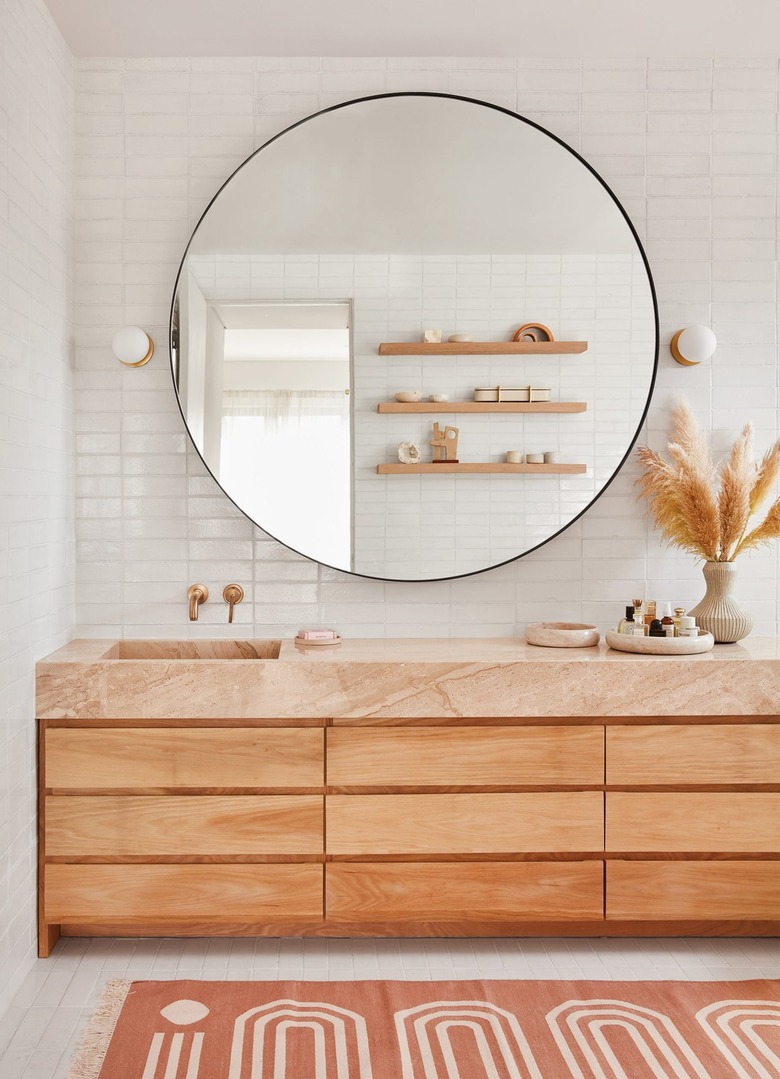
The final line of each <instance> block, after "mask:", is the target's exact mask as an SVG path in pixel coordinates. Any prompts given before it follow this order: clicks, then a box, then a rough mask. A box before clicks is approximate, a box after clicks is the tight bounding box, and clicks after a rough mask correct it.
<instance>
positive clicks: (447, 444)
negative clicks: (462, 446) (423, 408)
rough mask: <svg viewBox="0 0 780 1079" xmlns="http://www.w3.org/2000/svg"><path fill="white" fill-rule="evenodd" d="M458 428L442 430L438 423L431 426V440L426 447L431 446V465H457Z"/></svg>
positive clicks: (448, 427)
mask: <svg viewBox="0 0 780 1079" xmlns="http://www.w3.org/2000/svg"><path fill="white" fill-rule="evenodd" d="M459 436H460V428H459V427H450V426H445V427H444V428H442V427H441V426H440V425H439V424H438V423H434V425H433V438H432V439H431V441H430V442H429V443H428V445H430V446H433V463H434V464H435V465H440V464H452V465H456V464H458V438H459Z"/></svg>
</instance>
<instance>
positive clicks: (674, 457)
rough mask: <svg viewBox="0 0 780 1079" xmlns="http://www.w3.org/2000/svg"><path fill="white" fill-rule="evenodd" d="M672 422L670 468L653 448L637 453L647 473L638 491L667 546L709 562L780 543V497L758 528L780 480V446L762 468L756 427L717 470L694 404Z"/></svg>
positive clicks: (681, 409) (742, 437)
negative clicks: (759, 517) (761, 513)
mask: <svg viewBox="0 0 780 1079" xmlns="http://www.w3.org/2000/svg"><path fill="white" fill-rule="evenodd" d="M672 418H673V437H672V441H671V442H669V444H668V446H667V451H668V454H669V457H670V458H671V460H670V461H667V460H665V458H664V457H663V456H662V455H661V454H660V453H656V452H655V451H654V450H651V449H649V448H648V447H647V446H641V447H640V448H639V450H638V451H637V452H638V456H639V460H640V461H641V462H642V465H643V466H644V471H643V473H642V475H641V476H640V477H639V479H638V480H637V486H638V487H639V489H640V491H641V492H642V494H643V495H644V496H645V498H647V500H648V509H649V513H650V515H651V516H652V518H653V520H654V521H655V524H656V525H657V527H658V528H659V529H660V531H661V532H662V533H663V535H664V536H665V537H666V539H668V540H669V542H670V543H671V544H672V545H673V546H674V547H681V548H682V549H683V550H684V551H689V552H690V553H691V554H695V555H697V556H698V557H700V558H703V559H705V560H706V561H708V562H733V561H734V559H735V558H736V557H737V555H738V554H740V552H742V551H745V550H749V549H751V548H754V547H757V546H758V545H759V544H762V543H767V542H769V541H770V540H773V539H780V498H777V499H776V500H775V501H774V502H773V503H772V505H771V506H770V508H769V511H768V512H767V514H766V516H765V517H764V519H763V521H761V523H760V524H757V525H755V526H754V527H753V528H752V530H751V528H750V525H751V518H752V517H753V515H754V514H755V513H756V511H757V510H758V509H759V508H760V507H761V506H762V505H763V503H764V502H765V501H766V499H767V498H768V497H769V496H770V494H771V493H772V491H773V489H774V487H775V484H776V482H777V479H778V476H780V439H778V441H777V442H776V443H775V444H774V445H773V446H772V447H771V449H770V450H768V451H767V453H766V454H765V455H764V457H763V460H762V461H761V463H760V464H757V463H756V459H755V456H754V452H753V427H752V424H749V423H748V424H746V425H745V427H744V428H743V429H742V431H741V433H740V435H739V437H738V438H737V440H736V442H735V443H734V445H733V446H732V448H731V452H730V453H729V455H728V457H727V458H726V459H725V460H724V461H723V462H722V463H721V465H720V466H719V467H716V465H715V464H714V463H713V460H712V456H711V454H710V449H709V446H708V444H707V441H706V439H705V438H704V435H703V434H702V432H701V430H700V428H699V426H698V424H697V423H696V419H695V417H694V415H693V413H692V412H691V410H690V407H689V406H688V404H687V403H686V402H684V401H683V402H681V403H680V404H678V405H677V407H676V408H675V409H674V412H673V414H672Z"/></svg>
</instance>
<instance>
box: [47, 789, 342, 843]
mask: <svg viewBox="0 0 780 1079" xmlns="http://www.w3.org/2000/svg"><path fill="white" fill-rule="evenodd" d="M322 809H323V806H322V797H320V796H319V795H271V796H270V797H253V796H249V795H233V796H230V795H228V796H226V797H211V796H199V795H179V794H175V795H167V796H166V795H162V796H159V797H135V796H127V797H121V796H119V797H114V796H112V795H92V796H90V795H86V796H81V795H71V796H63V797H57V796H56V795H54V796H52V795H50V796H49V797H48V798H47V799H46V818H45V821H46V823H45V843H46V854H47V855H50V856H61V855H69V856H71V857H77V858H78V857H85V856H88V855H98V856H99V855H106V856H108V855H114V856H117V857H121V856H122V855H149V856H153V855H180V856H188V855H202V854H221V855H245V854H292V855H295V854H321V853H322V851H323V820H322V816H323V814H322Z"/></svg>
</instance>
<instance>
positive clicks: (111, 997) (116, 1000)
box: [68, 978, 133, 1079]
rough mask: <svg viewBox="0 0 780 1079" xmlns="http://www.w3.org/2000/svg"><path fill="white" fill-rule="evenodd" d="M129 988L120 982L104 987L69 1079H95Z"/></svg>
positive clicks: (119, 979)
mask: <svg viewBox="0 0 780 1079" xmlns="http://www.w3.org/2000/svg"><path fill="white" fill-rule="evenodd" d="M132 984H133V983H132V982H128V981H125V980H124V979H121V978H116V979H115V980H114V981H110V982H107V983H106V985H105V988H104V989H103V992H102V993H101V994H100V1001H99V1003H98V1006H97V1008H96V1010H95V1013H94V1015H93V1016H92V1018H91V1019H90V1020H89V1022H88V1023H87V1028H86V1030H85V1031H84V1034H83V1036H82V1039H81V1042H80V1044H79V1047H78V1049H77V1050H76V1055H75V1057H74V1058H73V1063H72V1064H71V1066H70V1071H69V1072H68V1079H98V1077H99V1075H100V1069H101V1068H102V1067H103V1061H104V1060H105V1058H106V1053H107V1052H108V1043H109V1042H110V1041H111V1035H112V1034H113V1033H114V1028H115V1027H116V1024H117V1020H118V1019H119V1013H120V1012H121V1011H122V1005H123V1004H124V1002H125V998H126V997H127V994H128V993H129V992H130V986H131V985H132Z"/></svg>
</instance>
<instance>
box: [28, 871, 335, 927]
mask: <svg viewBox="0 0 780 1079" xmlns="http://www.w3.org/2000/svg"><path fill="white" fill-rule="evenodd" d="M44 889H45V890H44V916H45V918H46V920H47V921H49V922H79V921H84V920H87V919H95V920H98V921H99V920H101V919H106V918H126V919H145V920H149V921H151V922H154V921H157V920H159V919H162V918H173V919H177V920H179V921H184V920H185V919H188V918H203V919H210V920H211V921H218V920H223V921H230V920H231V919H242V920H250V921H254V922H256V921H260V920H263V919H280V920H285V921H289V920H290V919H294V918H310V917H315V918H321V917H322V866H321V865H47V866H46V868H45V871H44Z"/></svg>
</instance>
